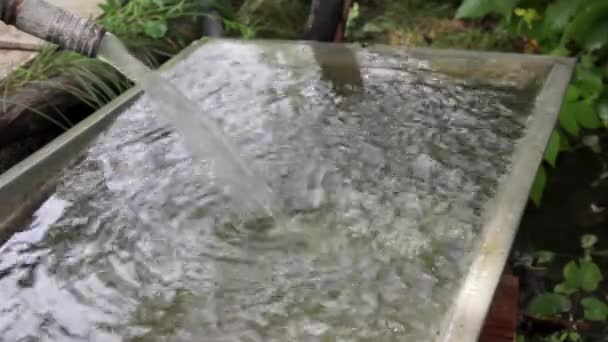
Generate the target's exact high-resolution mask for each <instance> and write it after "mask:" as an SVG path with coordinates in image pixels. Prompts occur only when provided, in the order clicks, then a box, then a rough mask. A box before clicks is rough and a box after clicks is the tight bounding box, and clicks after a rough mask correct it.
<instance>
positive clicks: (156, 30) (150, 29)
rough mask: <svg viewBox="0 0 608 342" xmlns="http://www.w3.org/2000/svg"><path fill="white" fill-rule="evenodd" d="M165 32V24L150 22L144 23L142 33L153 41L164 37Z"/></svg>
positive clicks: (159, 21) (162, 22)
mask: <svg viewBox="0 0 608 342" xmlns="http://www.w3.org/2000/svg"><path fill="white" fill-rule="evenodd" d="M167 30H168V28H167V23H166V22H164V21H161V20H151V21H146V22H145V23H144V32H145V33H146V35H148V36H150V37H151V38H154V39H159V38H162V37H164V36H165V34H167Z"/></svg>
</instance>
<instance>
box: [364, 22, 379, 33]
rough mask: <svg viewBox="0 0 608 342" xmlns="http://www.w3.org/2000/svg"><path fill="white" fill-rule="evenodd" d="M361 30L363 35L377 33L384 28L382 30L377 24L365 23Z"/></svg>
mask: <svg viewBox="0 0 608 342" xmlns="http://www.w3.org/2000/svg"><path fill="white" fill-rule="evenodd" d="M362 30H363V32H365V33H378V32H382V31H384V28H382V27H380V26H379V25H378V24H376V23H374V22H371V21H370V22H368V23H365V25H363V28H362Z"/></svg>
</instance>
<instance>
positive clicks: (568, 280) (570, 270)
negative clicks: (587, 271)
mask: <svg viewBox="0 0 608 342" xmlns="http://www.w3.org/2000/svg"><path fill="white" fill-rule="evenodd" d="M580 273H581V272H580V269H579V267H578V265H577V264H576V261H570V262H569V263H567V264H566V266H564V286H565V287H566V289H577V290H578V289H579V288H580V284H581V275H580Z"/></svg>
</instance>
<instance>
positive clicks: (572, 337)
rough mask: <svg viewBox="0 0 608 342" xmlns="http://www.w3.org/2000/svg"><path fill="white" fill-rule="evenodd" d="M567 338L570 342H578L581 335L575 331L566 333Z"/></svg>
mask: <svg viewBox="0 0 608 342" xmlns="http://www.w3.org/2000/svg"><path fill="white" fill-rule="evenodd" d="M568 336H569V337H570V340H571V341H572V342H579V341H580V340H581V334H579V333H578V332H576V331H571V332H569V333H568Z"/></svg>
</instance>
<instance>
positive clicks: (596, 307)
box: [581, 297, 608, 322]
mask: <svg viewBox="0 0 608 342" xmlns="http://www.w3.org/2000/svg"><path fill="white" fill-rule="evenodd" d="M581 305H582V306H583V308H584V310H585V319H586V320H589V321H598V322H604V321H606V320H607V319H608V305H606V303H604V302H603V301H601V300H599V299H597V298H594V297H587V298H583V299H582V300H581Z"/></svg>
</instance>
